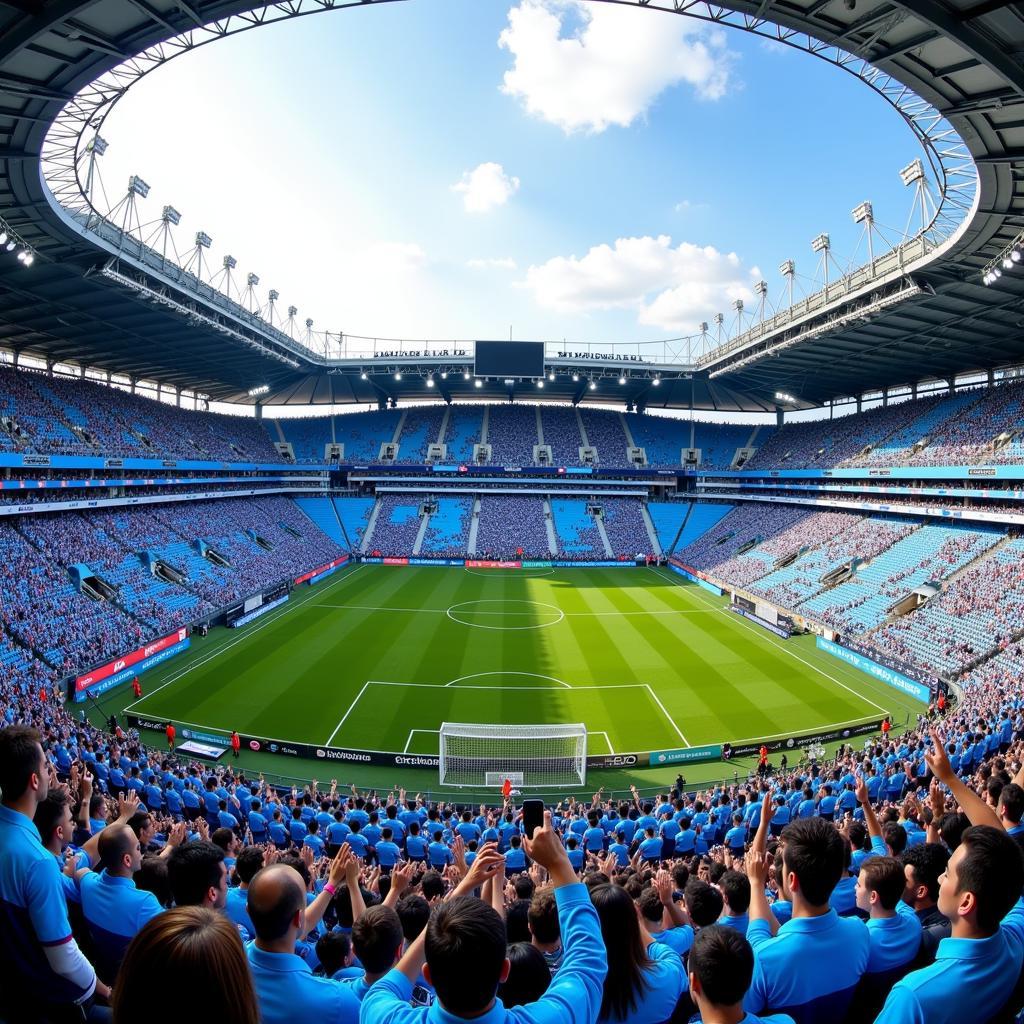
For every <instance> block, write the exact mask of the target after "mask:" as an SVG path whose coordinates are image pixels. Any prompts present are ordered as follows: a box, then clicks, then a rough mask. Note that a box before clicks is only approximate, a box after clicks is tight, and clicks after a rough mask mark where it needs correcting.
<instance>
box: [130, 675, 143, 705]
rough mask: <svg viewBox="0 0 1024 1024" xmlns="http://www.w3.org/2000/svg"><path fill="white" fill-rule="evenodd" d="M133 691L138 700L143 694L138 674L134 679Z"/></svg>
mask: <svg viewBox="0 0 1024 1024" xmlns="http://www.w3.org/2000/svg"><path fill="white" fill-rule="evenodd" d="M132 693H134V694H135V699H136V700H138V699H139V698H140V697H141V696H142V683H140V682H139V677H138V676H136V677H135V678H134V679H133V680H132Z"/></svg>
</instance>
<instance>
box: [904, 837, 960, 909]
mask: <svg viewBox="0 0 1024 1024" xmlns="http://www.w3.org/2000/svg"><path fill="white" fill-rule="evenodd" d="M901 860H902V861H903V876H904V879H905V881H906V885H905V887H904V890H903V901H904V903H906V904H907V906H909V907H911V908H912V909H913V911H914V913H915V914H917V919H918V920H919V921H920V922H921V926H922V927H923V928H928V927H930V926H931V925H933V924H948V921H947V920H946V917H945V916H944V915H943V913H942V911H941V910H939V908H938V906H937V905H936V904H937V901H938V898H939V878H940V877H941V876H942V873H943V872H944V871H945V870H946V864H947V863H948V862H949V851H948V850H947V849H946V848H945V847H944V846H942V845H940V844H939V843H924V844H923V845H921V846H912V847H911V848H910V849H909V850H905V851H904V853H903V857H902V858H901Z"/></svg>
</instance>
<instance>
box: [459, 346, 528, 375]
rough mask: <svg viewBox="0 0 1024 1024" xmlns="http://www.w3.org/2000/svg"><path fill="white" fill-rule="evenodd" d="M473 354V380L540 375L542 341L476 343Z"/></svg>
mask: <svg viewBox="0 0 1024 1024" xmlns="http://www.w3.org/2000/svg"><path fill="white" fill-rule="evenodd" d="M473 351H474V362H473V373H474V374H475V375H476V376H477V377H543V376H544V342H542V341H478V342H476V343H475V344H474V346H473Z"/></svg>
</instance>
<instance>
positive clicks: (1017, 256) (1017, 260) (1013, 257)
mask: <svg viewBox="0 0 1024 1024" xmlns="http://www.w3.org/2000/svg"><path fill="white" fill-rule="evenodd" d="M1010 259H1011V260H1013V262H1014V263H1020V249H1014V250H1013V252H1011V253H1010Z"/></svg>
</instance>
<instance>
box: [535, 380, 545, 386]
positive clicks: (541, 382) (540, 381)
mask: <svg viewBox="0 0 1024 1024" xmlns="http://www.w3.org/2000/svg"><path fill="white" fill-rule="evenodd" d="M537 387H539V388H542V387H544V381H542V380H539V381H537Z"/></svg>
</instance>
